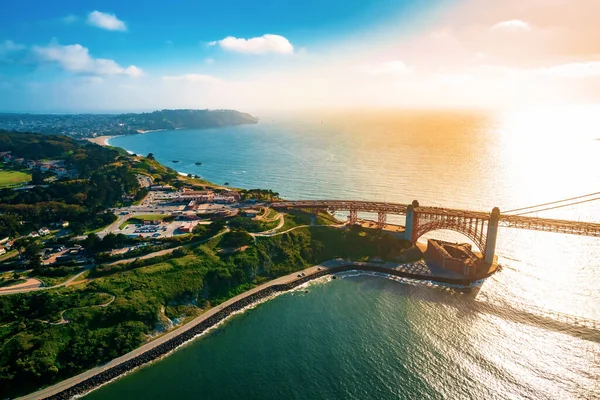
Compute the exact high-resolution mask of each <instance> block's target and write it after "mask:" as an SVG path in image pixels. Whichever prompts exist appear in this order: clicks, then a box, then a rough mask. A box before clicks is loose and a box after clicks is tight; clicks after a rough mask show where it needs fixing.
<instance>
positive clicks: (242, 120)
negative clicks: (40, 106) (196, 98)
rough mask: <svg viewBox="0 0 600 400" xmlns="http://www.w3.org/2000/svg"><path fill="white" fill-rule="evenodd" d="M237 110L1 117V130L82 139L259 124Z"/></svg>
mask: <svg viewBox="0 0 600 400" xmlns="http://www.w3.org/2000/svg"><path fill="white" fill-rule="evenodd" d="M257 122H258V119H257V118H255V117H253V116H251V115H250V114H246V113H241V112H238V111H234V110H161V111H154V112H151V113H140V114H119V115H116V114H63V115H60V114H0V130H6V131H13V132H35V133H43V134H54V135H58V134H61V135H67V136H72V137H75V138H77V137H79V138H90V137H97V136H114V135H132V134H137V133H144V132H147V131H153V130H167V129H181V128H211V127H219V126H230V125H241V124H255V123H257Z"/></svg>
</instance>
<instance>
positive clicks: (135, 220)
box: [119, 214, 169, 229]
mask: <svg viewBox="0 0 600 400" xmlns="http://www.w3.org/2000/svg"><path fill="white" fill-rule="evenodd" d="M167 217H169V215H162V214H143V215H136V216H135V217H131V218H129V219H128V220H126V221H125V222H123V223H122V224H121V225H119V229H123V228H125V227H126V226H127V225H129V224H139V223H140V222H142V221H162V220H163V219H165V218H167Z"/></svg>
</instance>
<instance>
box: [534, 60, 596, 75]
mask: <svg viewBox="0 0 600 400" xmlns="http://www.w3.org/2000/svg"><path fill="white" fill-rule="evenodd" d="M534 72H535V73H537V74H540V75H544V76H550V77H557V78H588V77H592V76H600V61H589V62H574V63H568V64H560V65H554V66H552V67H547V68H539V69H536V70H535V71H534Z"/></svg>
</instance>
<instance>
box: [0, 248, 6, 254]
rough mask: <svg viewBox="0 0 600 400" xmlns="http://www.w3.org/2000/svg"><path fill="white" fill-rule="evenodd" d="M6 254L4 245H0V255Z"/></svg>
mask: <svg viewBox="0 0 600 400" xmlns="http://www.w3.org/2000/svg"><path fill="white" fill-rule="evenodd" d="M4 254H6V250H5V249H4V247H0V256H1V255H4Z"/></svg>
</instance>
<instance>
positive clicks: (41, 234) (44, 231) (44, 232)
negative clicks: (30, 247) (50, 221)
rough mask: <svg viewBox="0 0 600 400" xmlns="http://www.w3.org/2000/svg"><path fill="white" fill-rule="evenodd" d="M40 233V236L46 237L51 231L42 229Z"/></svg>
mask: <svg viewBox="0 0 600 400" xmlns="http://www.w3.org/2000/svg"><path fill="white" fill-rule="evenodd" d="M38 233H39V234H40V236H46V235H49V234H50V230H49V229H48V228H41V229H40V230H38Z"/></svg>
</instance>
